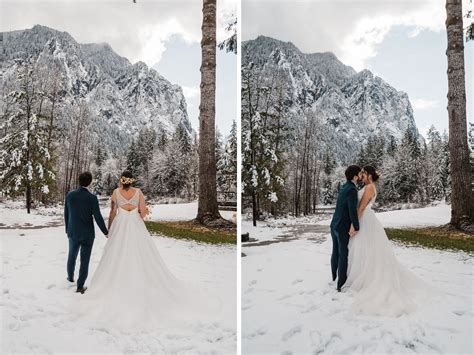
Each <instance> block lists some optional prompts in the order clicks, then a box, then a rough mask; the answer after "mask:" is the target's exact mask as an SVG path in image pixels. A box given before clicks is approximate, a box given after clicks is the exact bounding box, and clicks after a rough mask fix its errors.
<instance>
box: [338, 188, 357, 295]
mask: <svg viewBox="0 0 474 355" xmlns="http://www.w3.org/2000/svg"><path fill="white" fill-rule="evenodd" d="M357 205H358V198H357V188H356V186H355V184H354V183H353V182H352V181H348V182H346V183H345V184H344V185H342V188H341V190H340V191H339V195H338V197H337V203H336V210H335V211H334V216H333V217H332V221H331V237H332V255H331V270H332V279H333V280H335V279H336V274H337V288H341V287H342V285H344V283H345V282H346V280H347V256H348V254H349V250H348V248H347V246H348V244H349V238H350V235H349V230H350V228H351V224H352V225H354V229H355V230H356V231H358V230H359V218H358V216H357Z"/></svg>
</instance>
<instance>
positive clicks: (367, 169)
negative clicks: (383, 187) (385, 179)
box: [364, 165, 380, 182]
mask: <svg viewBox="0 0 474 355" xmlns="http://www.w3.org/2000/svg"><path fill="white" fill-rule="evenodd" d="M364 171H365V172H366V173H367V174H369V175H370V176H372V181H373V182H376V181H377V180H378V179H379V177H380V174H379V173H377V171H376V170H375V168H374V167H373V166H372V165H366V166H364Z"/></svg>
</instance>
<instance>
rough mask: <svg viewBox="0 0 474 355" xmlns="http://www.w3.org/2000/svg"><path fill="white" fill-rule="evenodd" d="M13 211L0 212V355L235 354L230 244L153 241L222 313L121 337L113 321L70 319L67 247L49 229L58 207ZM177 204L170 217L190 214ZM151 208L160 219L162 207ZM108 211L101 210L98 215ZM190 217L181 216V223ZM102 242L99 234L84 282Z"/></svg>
mask: <svg viewBox="0 0 474 355" xmlns="http://www.w3.org/2000/svg"><path fill="white" fill-rule="evenodd" d="M170 206H171V205H170ZM12 207H14V206H9V207H8V208H5V206H3V207H2V208H0V220H1V222H2V223H3V225H2V226H1V227H0V228H2V229H0V235H1V238H0V242H1V244H0V253H1V262H0V265H1V266H0V282H1V286H0V290H1V303H0V310H1V314H0V316H1V322H2V330H1V337H0V343H1V344H0V349H1V350H0V353H2V354H9V353H136V352H141V353H183V352H186V353H198V352H205V353H211V352H216V353H235V349H236V268H237V265H236V264H237V263H236V248H235V247H234V246H215V245H209V244H200V243H195V242H192V241H184V240H176V239H171V238H164V237H154V241H155V243H156V245H157V247H158V249H159V250H160V253H161V255H162V257H163V259H164V260H165V262H166V263H167V265H168V266H169V267H170V269H171V271H172V272H173V273H174V274H175V275H176V276H177V277H179V278H181V279H183V280H189V281H190V282H192V283H193V284H197V285H200V286H201V287H203V288H204V289H206V290H207V291H208V292H211V293H212V294H215V295H217V296H218V297H219V298H220V299H221V300H223V309H222V312H221V313H220V314H219V315H217V318H216V315H213V316H212V317H210V319H209V320H206V319H202V321H201V322H199V324H193V325H190V326H188V327H183V328H179V329H178V328H175V329H169V330H166V331H163V330H160V331H157V332H152V333H137V334H124V333H121V332H120V331H118V330H116V329H114V327H113V324H111V325H110V327H108V328H107V329H105V328H103V327H98V326H97V325H95V324H93V323H91V322H87V321H84V320H81V321H79V320H77V319H75V318H74V316H73V314H74V313H73V312H72V310H71V304H74V302H76V300H78V299H79V298H80V297H81V295H80V294H76V293H75V292H74V291H75V287H74V286H72V285H70V284H69V283H68V282H67V281H66V257H67V248H68V245H67V238H66V235H65V233H64V226H63V225H61V226H57V227H49V226H48V223H50V222H51V221H55V223H61V216H60V213H61V208H60V207H58V208H57V209H56V210H55V213H52V214H51V215H43V214H42V213H44V211H43V210H40V211H33V215H32V216H31V215H30V216H25V215H26V211H24V210H23V209H13V208H12ZM182 207H183V208H181V209H176V210H175V211H176V212H175V213H176V214H179V213H180V212H181V211H185V210H186V211H191V210H192V208H191V207H188V208H187V209H186V206H182ZM196 208H197V205H196ZM155 209H156V210H157V211H159V213H158V215H159V216H163V215H164V213H162V212H163V211H164V210H167V206H166V208H164V209H162V208H160V207H158V208H155ZM106 213H108V211H107V210H106V209H104V210H103V214H104V215H106ZM172 216H173V214H172V213H171V212H169V213H168V215H166V218H165V217H164V218H163V219H167V220H169V219H170V217H172ZM179 216H181V215H179ZM187 218H188V216H187V215H186V216H183V219H184V220H186V219H187ZM174 219H181V218H174ZM25 223H29V224H32V225H33V227H32V226H30V225H29V224H28V225H26V227H27V228H19V227H18V226H19V225H22V226H25ZM35 226H36V228H34V227H35ZM38 227H40V228H38ZM105 242H106V239H105V238H104V237H103V235H102V233H101V232H100V231H99V230H97V233H96V240H95V244H94V248H93V252H92V258H91V264H90V273H89V279H88V280H89V281H90V278H91V276H92V275H93V273H94V271H95V268H96V267H97V264H98V261H99V259H100V255H101V253H102V249H103V247H104V245H105ZM76 272H77V270H76ZM86 284H87V282H86ZM164 306H166V305H164ZM124 311H126V310H124ZM117 316H118V317H119V316H120V315H117Z"/></svg>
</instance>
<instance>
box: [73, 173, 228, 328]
mask: <svg viewBox="0 0 474 355" xmlns="http://www.w3.org/2000/svg"><path fill="white" fill-rule="evenodd" d="M134 181H135V180H134V179H133V177H132V174H131V173H130V172H128V171H125V172H123V173H122V176H121V178H120V183H121V187H120V188H117V189H115V190H114V192H113V194H112V199H111V211H110V215H109V238H108V240H107V243H106V245H105V247H104V251H103V254H102V257H101V260H100V262H99V265H98V267H97V269H96V271H95V273H94V277H93V278H92V281H91V284H90V287H89V292H88V293H86V294H85V295H84V296H85V297H84V300H83V302H82V301H81V303H82V305H81V308H80V313H81V314H82V315H84V316H87V317H91V316H93V317H94V318H95V319H96V320H97V321H99V322H103V323H105V324H108V325H109V326H110V325H114V326H116V327H118V328H122V329H125V330H129V329H133V330H137V329H144V330H147V329H156V328H159V327H169V326H173V325H182V323H183V321H182V319H183V318H185V319H187V320H192V319H193V316H194V318H196V319H202V318H205V317H206V316H208V318H209V316H210V314H211V313H214V312H215V311H216V310H217V308H218V307H219V305H218V303H219V302H212V299H210V298H209V297H205V295H204V294H202V293H201V292H199V290H197V289H194V288H191V287H190V285H187V284H184V283H183V282H182V281H180V280H178V279H177V278H176V277H175V276H174V275H173V274H172V273H171V272H170V270H169V269H168V268H167V266H166V264H165V263H164V261H163V259H162V258H161V256H160V254H159V252H158V249H157V248H156V246H155V243H154V242H153V238H152V237H151V236H150V234H149V233H148V230H147V228H146V226H145V223H144V221H143V219H144V218H145V216H146V214H147V211H146V205H145V198H144V196H143V193H142V192H141V191H140V190H139V189H138V188H134V187H132V184H133V182H134Z"/></svg>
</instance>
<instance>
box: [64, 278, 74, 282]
mask: <svg viewBox="0 0 474 355" xmlns="http://www.w3.org/2000/svg"><path fill="white" fill-rule="evenodd" d="M66 279H67V280H68V281H69V282H74V279H70V278H69V277H67V278H66Z"/></svg>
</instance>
